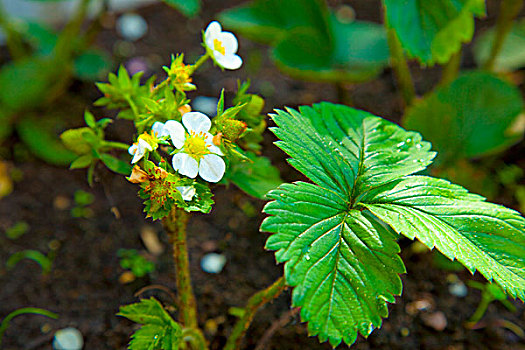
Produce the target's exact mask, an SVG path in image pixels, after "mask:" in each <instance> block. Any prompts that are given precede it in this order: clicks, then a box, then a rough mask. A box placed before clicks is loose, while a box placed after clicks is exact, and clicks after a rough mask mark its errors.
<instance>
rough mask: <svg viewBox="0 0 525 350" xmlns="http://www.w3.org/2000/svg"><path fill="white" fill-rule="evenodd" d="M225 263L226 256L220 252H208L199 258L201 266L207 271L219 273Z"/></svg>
mask: <svg viewBox="0 0 525 350" xmlns="http://www.w3.org/2000/svg"><path fill="white" fill-rule="evenodd" d="M225 264H226V257H225V256H224V255H222V254H217V253H209V254H206V255H204V257H203V258H202V259H201V268H202V270H203V271H204V272H207V273H220V272H221V271H222V269H223V268H224V265H225Z"/></svg>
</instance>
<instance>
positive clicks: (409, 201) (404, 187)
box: [362, 176, 525, 300]
mask: <svg viewBox="0 0 525 350" xmlns="http://www.w3.org/2000/svg"><path fill="white" fill-rule="evenodd" d="M362 205H363V207H364V208H367V209H368V210H370V211H371V212H372V213H373V214H374V215H376V216H377V217H378V218H379V219H381V220H382V221H384V222H385V223H387V224H388V225H390V227H392V228H393V229H394V230H395V231H396V232H398V233H399V234H402V235H404V236H406V237H408V238H411V239H413V238H417V239H418V240H420V241H421V242H422V243H423V244H425V245H426V246H427V247H429V248H430V249H432V248H434V247H435V248H437V249H438V250H439V251H440V252H441V253H443V254H444V255H445V256H447V257H448V258H449V259H452V260H454V259H457V260H458V261H459V262H461V263H462V264H463V265H465V267H466V268H467V269H469V270H470V271H471V272H474V271H476V270H477V271H479V272H480V273H481V274H482V275H483V276H485V277H486V278H487V279H488V280H489V281H493V280H494V281H496V282H497V283H498V284H499V285H500V286H501V287H502V288H503V289H504V290H505V291H506V292H507V293H509V294H510V295H512V296H513V297H518V298H520V299H522V300H525V219H524V218H523V217H522V216H520V214H519V213H518V212H516V211H514V210H511V209H507V208H505V207H503V206H500V205H496V204H492V203H487V202H485V199H484V198H483V197H481V196H478V195H474V194H471V193H469V192H468V191H467V190H466V189H464V188H463V187H461V186H458V185H453V184H451V183H450V182H448V181H446V180H441V179H436V178H431V177H426V176H407V177H405V178H402V179H399V180H397V181H394V182H391V183H389V184H385V185H384V186H383V187H382V188H378V189H376V190H375V191H372V192H370V193H368V194H367V195H366V197H365V198H363V203H362Z"/></svg>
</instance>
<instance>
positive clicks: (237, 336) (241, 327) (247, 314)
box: [224, 277, 286, 350]
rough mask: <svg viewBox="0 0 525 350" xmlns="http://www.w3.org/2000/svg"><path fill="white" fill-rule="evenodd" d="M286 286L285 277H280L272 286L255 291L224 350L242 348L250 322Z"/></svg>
mask: <svg viewBox="0 0 525 350" xmlns="http://www.w3.org/2000/svg"><path fill="white" fill-rule="evenodd" d="M285 288H286V284H285V279H284V277H280V278H279V279H278V280H277V281H275V282H274V283H273V284H272V285H271V286H269V287H268V288H266V289H263V290H261V291H259V292H257V293H255V294H254V295H253V296H252V297H251V298H250V300H248V303H247V304H246V307H245V309H244V314H243V315H242V317H241V318H240V319H239V320H238V321H237V323H236V324H235V326H234V327H233V331H232V333H231V334H230V337H229V338H228V341H227V342H226V346H225V347H224V350H235V349H239V348H240V346H241V341H242V338H243V337H244V334H245V333H246V331H247V330H248V327H250V323H251V322H252V319H253V317H254V316H255V313H256V312H257V311H258V310H259V308H260V307H261V306H263V305H264V304H266V303H267V302H269V301H271V300H273V299H275V298H277V297H278V296H279V295H280V294H281V292H282V291H283V290H284V289H285Z"/></svg>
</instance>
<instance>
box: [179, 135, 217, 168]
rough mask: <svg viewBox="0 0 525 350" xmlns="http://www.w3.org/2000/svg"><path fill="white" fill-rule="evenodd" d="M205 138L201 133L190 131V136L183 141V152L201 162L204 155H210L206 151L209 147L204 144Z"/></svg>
mask: <svg viewBox="0 0 525 350" xmlns="http://www.w3.org/2000/svg"><path fill="white" fill-rule="evenodd" d="M206 138H207V136H206V135H204V134H203V133H202V132H200V133H198V134H196V133H194V132H193V131H190V135H189V136H188V137H186V140H185V141H184V147H183V149H184V152H185V153H187V154H188V155H189V156H190V157H192V158H193V159H195V160H196V161H199V160H201V159H202V157H204V156H205V155H206V154H210V153H211V152H210V150H209V149H208V148H209V147H210V145H208V144H207V143H206Z"/></svg>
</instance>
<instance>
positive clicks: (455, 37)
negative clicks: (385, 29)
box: [383, 0, 485, 65]
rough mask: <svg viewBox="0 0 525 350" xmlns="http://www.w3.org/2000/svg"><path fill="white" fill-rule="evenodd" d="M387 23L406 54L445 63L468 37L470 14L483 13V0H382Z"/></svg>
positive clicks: (425, 62)
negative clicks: (394, 32)
mask: <svg viewBox="0 0 525 350" xmlns="http://www.w3.org/2000/svg"><path fill="white" fill-rule="evenodd" d="M383 2H384V5H385V8H386V15H387V19H388V24H389V26H390V27H392V28H393V29H394V30H395V31H396V33H397V35H398V37H399V40H400V41H401V45H402V46H403V48H404V49H405V50H406V51H407V53H408V54H409V56H411V57H415V58H418V59H419V61H420V62H421V63H424V64H430V65H432V64H434V63H446V62H447V61H448V60H449V59H450V57H451V56H452V55H453V54H454V53H456V52H458V51H459V49H460V48H461V44H462V43H464V42H468V41H470V40H471V39H472V35H473V34H474V16H483V15H484V14H485V1H484V0H438V1H420V0H383Z"/></svg>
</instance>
